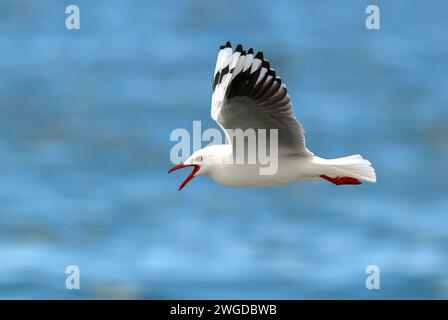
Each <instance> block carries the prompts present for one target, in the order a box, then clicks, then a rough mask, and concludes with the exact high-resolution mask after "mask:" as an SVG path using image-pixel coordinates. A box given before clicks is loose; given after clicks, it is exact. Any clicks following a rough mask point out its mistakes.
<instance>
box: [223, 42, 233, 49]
mask: <svg viewBox="0 0 448 320" xmlns="http://www.w3.org/2000/svg"><path fill="white" fill-rule="evenodd" d="M224 48H232V44H231V43H230V41H227V42H226V44H225V46H224Z"/></svg>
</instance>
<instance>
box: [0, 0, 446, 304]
mask: <svg viewBox="0 0 448 320" xmlns="http://www.w3.org/2000/svg"><path fill="white" fill-rule="evenodd" d="M72 3H75V4H78V5H79V7H80V9H81V30H78V31H67V30H66V29H65V18H66V14H65V7H66V6H67V5H69V4H72ZM368 4H371V2H368V1H337V2H336V1H331V0H326V1H319V5H318V4H317V3H316V4H313V3H311V2H305V1H303V2H298V1H283V2H281V3H277V2H273V1H267V0H264V1H259V0H253V1H225V2H224V1H222V2H219V1H208V2H206V1H199V0H192V1H163V2H156V3H154V4H151V3H150V2H149V1H143V0H141V1H132V2H131V1H129V2H125V1H120V2H114V3H112V2H110V1H105V0H101V1H86V0H77V1H72V2H67V1H55V0H54V1H50V0H40V1H32V0H28V1H26V0H20V1H12V0H10V1H9V0H2V1H0V54H1V59H0V111H1V113H0V298H254V299H256V298H288V299H290V298H366V299H376V298H448V277H447V275H446V274H447V273H446V271H447V269H448V250H447V248H448V232H447V231H448V230H447V229H448V218H447V214H448V212H447V211H448V210H447V209H448V198H447V196H446V194H447V190H448V177H447V173H446V172H447V170H446V169H447V167H446V159H447V156H448V129H447V123H448V112H447V111H448V106H447V102H448V93H447V89H446V88H447V85H448V79H447V77H446V72H447V69H448V62H447V59H446V57H447V54H448V47H447V46H446V39H447V38H448V28H447V21H448V4H447V3H446V1H431V2H430V3H427V2H425V1H422V0H420V1H417V0H416V1H404V0H402V1H384V0H382V1H379V0H377V1H375V4H377V5H379V7H380V9H381V27H382V29H381V30H377V31H368V30H366V28H365V27H364V19H365V17H366V15H365V13H364V11H365V7H366V6H367V5H368ZM226 40H231V41H233V42H234V43H237V42H241V43H243V44H244V45H245V46H248V47H249V46H252V47H254V48H255V49H260V50H263V51H264V53H265V57H267V58H268V59H269V60H270V62H271V64H272V65H273V66H274V68H275V69H276V70H277V71H278V73H279V74H280V75H281V76H282V78H283V79H284V81H285V83H286V84H287V85H288V89H289V92H290V94H291V96H292V99H293V102H294V106H295V111H296V114H297V116H298V117H299V119H300V120H301V121H302V123H303V125H304V127H305V129H306V133H307V144H308V146H309V148H310V149H311V150H313V152H315V153H316V154H318V155H321V156H323V157H328V158H332V157H339V156H343V155H349V154H354V153H361V154H363V155H364V156H365V157H367V158H368V159H370V160H371V161H372V163H373V164H374V166H375V168H376V171H377V175H378V183H377V184H375V185H370V184H363V185H362V186H360V187H356V188H352V187H339V188H336V187H333V186H332V185H330V184H326V183H319V184H317V183H304V184H293V185H288V186H281V187H276V188H262V189H228V188H225V187H223V186H220V185H218V184H215V183H214V182H212V181H210V180H209V179H207V178H206V177H201V178H198V179H195V180H194V181H193V182H192V183H191V184H189V185H188V186H187V188H186V189H185V190H183V191H182V192H180V193H178V192H177V186H178V184H179V183H180V181H181V180H182V179H183V177H184V174H185V172H182V173H178V174H176V175H173V176H167V175H166V170H167V169H168V168H169V167H170V165H171V163H170V162H169V151H170V148H171V147H172V145H173V143H172V142H170V141H169V135H170V132H171V131H172V130H173V129H175V128H187V129H190V128H191V126H192V121H193V120H201V121H202V123H203V128H204V127H216V124H215V123H213V122H212V120H211V119H210V117H209V105H210V86H211V77H212V72H213V70H214V63H215V60H216V53H217V48H218V46H219V45H220V44H221V43H223V42H225V41H226ZM69 264H76V265H78V266H79V267H80V269H81V290H79V291H69V290H66V289H65V277H66V275H65V273H64V270H65V267H66V266H67V265H69ZM370 264H375V265H378V266H379V267H380V268H381V290H376V291H371V290H367V289H366V288H365V285H364V281H365V278H366V274H365V273H364V269H365V267H366V266H367V265H370Z"/></svg>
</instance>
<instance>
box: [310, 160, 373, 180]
mask: <svg viewBox="0 0 448 320" xmlns="http://www.w3.org/2000/svg"><path fill="white" fill-rule="evenodd" d="M314 163H315V164H316V165H317V168H316V169H317V170H319V171H318V172H319V175H326V176H329V177H331V178H336V177H342V176H344V177H352V178H356V179H358V180H362V181H368V182H376V174H375V170H374V169H373V167H372V164H371V163H370V161H369V160H367V159H364V158H363V157H362V156H361V155H359V154H356V155H352V156H348V157H343V158H337V159H323V158H320V157H314Z"/></svg>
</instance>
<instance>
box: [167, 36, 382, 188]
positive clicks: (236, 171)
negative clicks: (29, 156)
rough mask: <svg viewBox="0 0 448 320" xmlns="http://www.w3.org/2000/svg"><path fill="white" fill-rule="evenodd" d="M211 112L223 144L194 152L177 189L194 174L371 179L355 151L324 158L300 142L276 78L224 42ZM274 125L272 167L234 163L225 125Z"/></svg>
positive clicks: (230, 178) (262, 181)
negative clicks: (224, 140) (274, 166)
mask: <svg viewBox="0 0 448 320" xmlns="http://www.w3.org/2000/svg"><path fill="white" fill-rule="evenodd" d="M212 89H213V93H212V102H211V117H212V119H213V120H215V121H216V122H217V123H218V125H219V126H220V127H221V128H222V129H223V131H224V133H225V135H226V138H227V143H225V144H221V145H216V144H215V145H209V146H207V147H205V148H203V149H200V150H198V151H196V152H194V153H193V154H192V155H191V156H190V157H189V158H188V159H186V160H185V161H184V162H183V163H180V164H178V165H176V166H174V167H173V168H171V169H170V170H169V171H168V173H171V172H173V171H175V170H178V169H182V168H186V167H192V168H193V171H192V172H191V173H190V174H189V175H188V176H187V178H186V179H185V180H184V181H183V182H182V184H181V185H180V186H179V189H178V190H179V191H180V190H181V189H182V188H183V187H184V186H185V185H186V184H187V183H188V182H189V181H190V180H192V179H193V178H194V177H196V176H199V175H203V174H205V175H207V176H209V177H210V178H212V179H213V180H215V181H216V182H218V183H220V184H222V185H225V186H228V187H236V188H238V187H258V186H275V185H281V184H287V183H293V182H299V181H313V180H314V181H325V180H326V181H329V182H331V183H333V184H335V185H359V184H361V181H366V182H372V183H374V182H376V174H375V170H374V169H373V167H372V166H371V163H370V161H369V160H366V159H364V158H363V157H362V156H361V155H359V154H357V155H351V156H348V157H342V158H337V159H324V158H321V157H318V156H316V155H314V154H313V153H312V152H311V151H310V150H309V149H308V148H307V147H306V146H305V136H304V130H303V128H302V125H301V124H300V122H299V121H298V120H297V118H296V116H295V115H294V112H293V110H292V104H291V99H290V97H289V94H288V92H287V89H286V86H285V85H284V84H283V83H282V79H281V78H280V77H279V76H277V73H276V71H275V70H274V69H273V68H271V67H270V63H269V62H268V61H267V60H266V59H264V56H263V52H261V51H259V52H257V53H256V54H254V50H253V49H252V48H251V49H249V50H247V52H246V51H245V50H243V46H242V45H241V44H238V45H237V46H236V48H235V50H233V48H232V45H231V43H230V41H227V43H226V44H225V45H222V46H221V47H220V48H219V52H218V58H217V61H216V67H215V73H214V79H213V85H212ZM236 129H241V130H247V129H254V130H260V129H268V130H270V129H276V130H277V138H278V140H277V144H278V157H277V161H278V169H277V170H276V172H275V173H273V174H260V170H259V169H260V167H261V164H260V163H259V162H255V163H252V164H249V163H238V162H236V163H235V161H234V160H235V141H234V140H231V139H230V134H229V132H230V131H231V130H236Z"/></svg>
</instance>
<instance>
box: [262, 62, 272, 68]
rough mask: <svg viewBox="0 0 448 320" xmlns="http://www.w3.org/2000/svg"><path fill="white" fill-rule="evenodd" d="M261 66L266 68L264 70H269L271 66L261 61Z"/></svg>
mask: <svg viewBox="0 0 448 320" xmlns="http://www.w3.org/2000/svg"><path fill="white" fill-rule="evenodd" d="M261 66H262V67H264V68H266V69H269V68H270V66H271V64H270V63H269V61H268V60H263V62H262V63H261Z"/></svg>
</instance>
